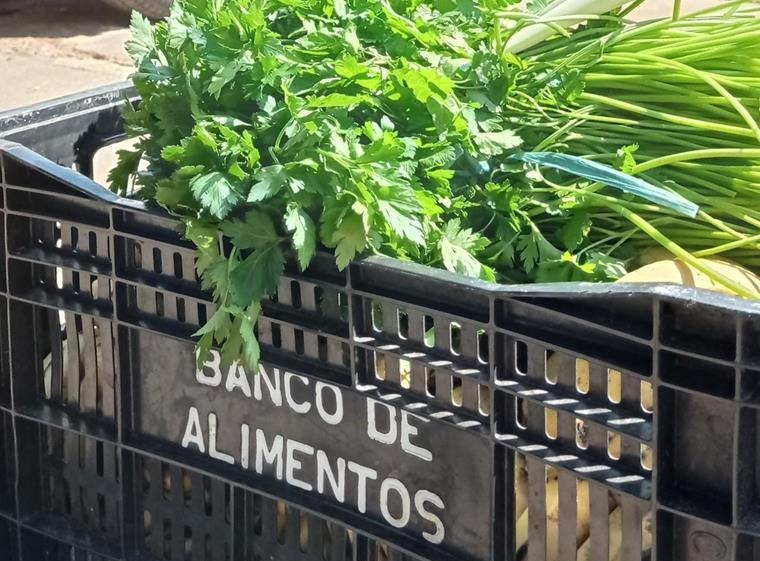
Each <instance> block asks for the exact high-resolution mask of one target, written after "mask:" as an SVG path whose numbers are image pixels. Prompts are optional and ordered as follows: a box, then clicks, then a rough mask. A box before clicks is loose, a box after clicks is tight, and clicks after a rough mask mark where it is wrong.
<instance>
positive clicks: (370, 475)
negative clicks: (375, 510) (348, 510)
mask: <svg viewBox="0 0 760 561" xmlns="http://www.w3.org/2000/svg"><path fill="white" fill-rule="evenodd" d="M348 469H349V470H351V471H353V472H354V473H355V474H356V478H357V483H356V508H357V509H359V512H360V513H362V514H364V513H365V512H367V480H368V479H377V472H376V471H375V470H374V469H372V468H368V467H366V466H363V465H361V464H357V463H356V462H348Z"/></svg>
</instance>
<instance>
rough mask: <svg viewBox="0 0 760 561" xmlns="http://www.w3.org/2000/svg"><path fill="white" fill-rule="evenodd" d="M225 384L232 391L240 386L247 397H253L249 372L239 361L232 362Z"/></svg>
mask: <svg viewBox="0 0 760 561" xmlns="http://www.w3.org/2000/svg"><path fill="white" fill-rule="evenodd" d="M225 386H226V388H227V391H228V392H230V393H232V390H234V389H235V388H239V389H240V391H242V392H243V394H244V395H245V397H251V384H249V383H248V374H246V373H245V370H243V367H242V366H240V364H239V363H238V362H237V361H235V362H233V363H232V366H230V369H229V371H228V372H227V383H226V384H225Z"/></svg>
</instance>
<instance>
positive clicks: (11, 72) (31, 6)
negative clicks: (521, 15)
mask: <svg viewBox="0 0 760 561" xmlns="http://www.w3.org/2000/svg"><path fill="white" fill-rule="evenodd" d="M716 1H717V0H684V5H685V6H684V9H685V10H691V9H698V8H701V7H705V6H707V5H712V4H715V3H716ZM671 6H672V2H671V0H650V1H649V2H648V3H647V4H645V6H644V7H643V9H641V10H640V11H639V13H638V17H639V18H642V19H644V18H650V17H655V16H660V15H665V14H667V13H669V11H670V9H671ZM128 19H129V18H128V16H126V15H124V14H121V13H119V12H115V11H113V10H110V9H107V8H105V7H104V6H102V5H101V4H100V2H99V0H0V68H2V70H1V71H0V72H1V74H0V111H2V110H6V109H11V108H14V107H18V106H21V105H28V104H31V103H35V102H39V101H43V100H46V99H52V98H55V97H59V96H62V95H66V94H70V93H74V92H77V91H80V90H84V89H87V88H92V87H95V86H100V85H104V84H109V83H113V82H118V81H120V80H124V79H126V78H127V77H128V76H129V73H130V71H131V68H130V64H129V60H128V59H127V57H126V55H125V54H124V48H123V45H124V41H125V40H126V39H127V37H128V30H127V25H128Z"/></svg>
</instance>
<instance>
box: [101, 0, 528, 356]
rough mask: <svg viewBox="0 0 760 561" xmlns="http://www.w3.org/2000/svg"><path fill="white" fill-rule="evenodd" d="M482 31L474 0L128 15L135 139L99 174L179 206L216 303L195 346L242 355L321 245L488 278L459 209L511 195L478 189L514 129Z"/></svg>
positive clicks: (484, 25) (198, 4)
mask: <svg viewBox="0 0 760 561" xmlns="http://www.w3.org/2000/svg"><path fill="white" fill-rule="evenodd" d="M497 3H498V4H500V5H503V4H504V2H497ZM492 29H493V27H492V20H491V16H490V15H489V6H488V2H487V1H486V0H483V1H481V2H477V1H475V0H470V1H461V0H460V1H454V0H449V1H446V0H444V1H436V2H433V1H429V2H426V1H419V0H392V1H391V0H346V1H344V0H235V1H234V2H232V1H228V2H225V1H223V0H178V1H177V2H176V3H175V5H174V7H173V9H172V11H171V16H170V17H169V18H168V19H167V20H166V21H162V22H159V23H157V24H156V25H151V24H150V23H149V22H148V21H147V20H144V19H143V18H142V17H141V16H139V15H135V16H134V17H133V21H132V32H133V37H132V39H131V41H130V42H129V44H128V51H129V54H130V55H131V57H132V59H133V60H134V62H135V64H136V66H137V71H136V73H135V74H134V77H133V80H134V82H135V84H136V86H137V88H138V90H139V92H140V94H141V97H142V102H141V104H140V105H139V107H138V108H135V109H133V110H132V111H128V112H127V114H126V123H127V130H128V133H129V134H130V135H132V136H134V137H137V138H139V142H138V145H137V149H136V150H134V151H131V152H123V153H122V154H121V157H120V164H119V166H118V167H117V168H116V169H115V170H114V171H113V172H112V176H111V180H112V183H113V185H114V187H115V188H116V189H117V190H120V191H122V192H126V191H127V190H130V189H131V188H133V187H135V185H132V180H133V178H134V181H135V182H136V186H137V188H138V190H137V194H138V196H140V197H142V198H144V199H147V200H155V201H157V202H158V203H159V204H160V205H162V206H164V207H165V208H167V209H168V210H169V211H171V212H172V213H175V214H177V215H179V216H181V217H184V219H185V220H184V223H185V225H186V232H185V234H186V236H187V238H188V239H190V240H192V241H193V242H194V243H195V244H196V245H197V246H198V251H199V258H198V265H197V267H198V272H199V274H200V276H201V278H202V281H203V284H204V286H205V287H206V288H208V289H210V290H212V291H213V294H214V298H215V300H216V302H217V304H218V310H217V311H216V313H215V314H214V315H213V317H211V318H210V320H209V322H208V324H207V325H206V326H205V327H204V328H203V329H201V331H200V332H199V333H198V335H200V348H201V351H202V352H201V353H200V355H201V356H204V354H205V351H207V350H208V349H209V348H210V347H211V346H212V345H213V344H220V345H223V355H224V357H225V359H227V360H229V361H232V360H236V359H240V358H242V359H243V360H244V361H245V362H246V363H247V364H249V365H254V364H255V363H256V362H257V361H258V357H259V348H258V345H257V343H256V337H255V324H256V320H257V318H258V315H259V313H260V310H261V301H262V300H263V299H265V298H268V297H270V296H271V295H273V294H274V293H275V291H276V289H277V287H278V282H279V279H280V276H281V275H282V273H283V270H284V267H285V264H286V261H288V260H289V259H292V260H293V261H294V262H297V264H298V267H300V268H301V269H302V270H303V269H306V268H307V267H308V266H309V263H310V261H311V259H312V258H313V256H314V254H315V251H317V248H318V247H320V246H322V247H325V248H328V249H332V250H333V251H334V254H335V258H336V262H337V265H338V267H339V268H344V267H346V266H347V265H348V263H349V262H350V261H351V260H352V259H354V258H355V257H356V256H358V255H360V254H366V253H383V254H385V255H390V256H394V257H398V258H401V259H408V260H414V261H417V262H421V263H428V264H441V265H443V266H445V267H446V268H448V269H450V270H452V271H456V272H459V273H463V274H466V275H470V276H479V277H481V278H484V279H489V280H495V278H496V276H495V274H494V271H493V269H492V267H491V266H489V265H488V264H486V261H487V260H486V259H481V258H480V257H479V254H480V253H481V252H482V251H483V250H485V249H486V248H487V247H488V246H489V245H490V244H489V242H488V241H487V240H486V239H485V238H484V237H482V236H481V234H479V233H477V232H475V231H473V229H472V228H471V227H468V225H469V223H470V209H471V208H478V209H482V208H486V207H484V206H483V204H485V205H487V206H489V207H494V208H495V207H497V206H499V205H500V204H502V203H503V204H506V205H507V206H506V207H505V210H506V209H510V213H511V211H512V210H514V209H516V208H517V207H516V206H515V205H518V206H519V202H518V200H517V197H510V195H508V194H505V193H503V192H502V191H503V189H501V188H500V187H499V188H498V189H497V188H496V185H495V184H489V185H490V186H489V187H488V188H487V189H486V191H484V192H483V194H482V195H478V196H477V197H474V191H475V190H476V187H477V186H479V185H480V184H482V183H484V176H485V179H486V180H488V168H489V165H488V163H487V162H488V161H489V160H492V159H493V158H494V157H503V156H504V155H506V154H508V153H509V152H510V151H512V150H513V149H515V148H517V147H518V146H520V145H521V144H522V139H521V138H520V136H518V135H517V134H515V132H514V131H513V130H512V128H511V127H510V126H509V124H508V123H506V122H505V120H504V119H503V116H502V115H501V102H502V100H503V99H504V98H505V96H506V93H507V90H508V89H509V88H510V87H511V85H512V83H513V81H514V76H515V72H516V69H517V68H516V67H509V65H505V64H504V63H503V61H502V60H500V58H499V57H497V55H495V54H493V49H492V43H491V42H492V39H493V33H492ZM141 160H143V161H146V162H147V170H146V171H142V172H138V164H139V163H140V161H141ZM486 182H487V181H486ZM478 190H479V189H478ZM475 199H478V200H475ZM502 199H503V200H502ZM489 212H490V211H489ZM515 226H516V227H517V229H518V230H519V229H520V228H521V225H519V224H515ZM219 231H221V232H222V233H223V234H224V236H225V237H226V238H228V239H229V241H230V242H231V244H230V248H231V249H230V250H229V251H223V250H222V245H220V244H219V243H218V232H219ZM531 243H532V242H531ZM526 249H527V251H529V252H531V251H538V250H537V249H535V248H533V247H530V248H527V247H526Z"/></svg>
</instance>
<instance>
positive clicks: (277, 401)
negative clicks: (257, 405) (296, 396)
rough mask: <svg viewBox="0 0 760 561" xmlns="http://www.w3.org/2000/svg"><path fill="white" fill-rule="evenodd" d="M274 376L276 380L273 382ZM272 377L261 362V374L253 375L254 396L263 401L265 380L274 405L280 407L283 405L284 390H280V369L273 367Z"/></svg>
mask: <svg viewBox="0 0 760 561" xmlns="http://www.w3.org/2000/svg"><path fill="white" fill-rule="evenodd" d="M272 378H274V382H272ZM272 378H270V377H269V374H267V371H266V369H265V368H264V366H263V365H261V364H259V375H258V376H254V377H253V397H255V398H256V400H257V401H261V396H262V394H261V381H262V380H264V382H266V385H267V388H268V389H269V398H270V399H271V400H272V403H273V404H274V405H276V406H277V407H280V406H281V405H282V392H281V391H280V371H279V370H278V369H277V368H272Z"/></svg>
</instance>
